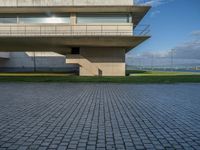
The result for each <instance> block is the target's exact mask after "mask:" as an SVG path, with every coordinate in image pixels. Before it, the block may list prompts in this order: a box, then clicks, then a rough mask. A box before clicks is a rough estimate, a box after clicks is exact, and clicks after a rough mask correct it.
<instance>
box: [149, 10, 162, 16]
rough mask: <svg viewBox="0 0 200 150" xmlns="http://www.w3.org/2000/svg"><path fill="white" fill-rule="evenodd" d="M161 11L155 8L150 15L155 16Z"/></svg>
mask: <svg viewBox="0 0 200 150" xmlns="http://www.w3.org/2000/svg"><path fill="white" fill-rule="evenodd" d="M159 13H160V10H155V11H153V12H151V14H150V16H151V17H155V16H156V15H157V14H159Z"/></svg>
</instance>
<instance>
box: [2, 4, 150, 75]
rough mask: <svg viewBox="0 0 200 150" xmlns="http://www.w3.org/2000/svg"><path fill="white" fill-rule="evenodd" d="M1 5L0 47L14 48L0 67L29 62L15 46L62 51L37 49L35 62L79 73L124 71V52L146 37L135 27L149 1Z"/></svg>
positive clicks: (120, 72)
mask: <svg viewBox="0 0 200 150" xmlns="http://www.w3.org/2000/svg"><path fill="white" fill-rule="evenodd" d="M0 7H1V8H2V9H1V10H0V51H2V52H3V50H5V51H12V52H11V54H10V56H11V57H10V59H9V60H7V61H6V63H5V62H4V63H2V64H0V67H6V66H7V67H11V68H12V66H13V67H22V68H23V66H26V67H28V68H29V67H31V66H33V58H32V56H29V55H30V54H31V53H13V51H24V52H25V51H54V52H57V53H60V54H63V56H56V57H54V59H53V57H51V56H48V57H45V59H44V58H43V59H41V58H42V57H41V56H40V55H41V54H39V53H37V54H36V55H37V57H36V59H37V60H38V62H37V67H45V66H54V67H58V68H59V67H66V64H65V63H67V64H69V66H71V65H79V74H80V75H81V76H125V53H126V52H127V51H129V50H130V49H131V48H134V47H136V46H137V45H138V44H140V43H141V42H143V41H144V40H146V39H148V38H149V36H146V35H141V34H143V33H146V31H145V32H144V31H141V34H139V35H136V34H135V32H134V30H135V27H136V26H137V24H138V23H139V21H140V20H141V19H142V17H143V16H144V15H145V14H146V13H147V12H148V10H149V8H150V7H146V6H145V7H141V6H135V4H134V0H0ZM145 29H146V28H145ZM18 54H19V55H23V56H26V57H23V58H22V59H21V60H20V59H18ZM27 54H28V55H27ZM4 55H5V54H4ZM34 55H35V54H34ZM2 56H3V55H2ZM65 56H66V58H67V59H66V58H65ZM0 57H1V54H0ZM59 59H60V60H59ZM65 59H66V61H65ZM16 60H17V61H16ZM39 60H41V61H42V60H45V63H44V62H43V63H41V61H39ZM63 60H64V61H63ZM34 61H35V60H34ZM44 64H45V66H44ZM34 65H35V62H34Z"/></svg>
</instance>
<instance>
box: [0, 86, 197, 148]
mask: <svg viewBox="0 0 200 150" xmlns="http://www.w3.org/2000/svg"><path fill="white" fill-rule="evenodd" d="M4 149H14V150H15V149H19V150H26V149H30V150H35V149H38V150H45V149H48V150H50V149H58V150H64V149H78V150H79V149H80V150H85V149H87V150H95V149H97V150H104V149H108V150H110V149H119V150H123V149H127V150H134V149H197V150H200V84H170V85H153V84H152V85H133V84H83V83H82V84H78V83H77V84H72V83H23V84H21V83H0V150H4Z"/></svg>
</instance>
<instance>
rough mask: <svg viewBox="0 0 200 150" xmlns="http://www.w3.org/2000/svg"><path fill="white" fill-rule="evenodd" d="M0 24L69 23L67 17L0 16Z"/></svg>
mask: <svg viewBox="0 0 200 150" xmlns="http://www.w3.org/2000/svg"><path fill="white" fill-rule="evenodd" d="M0 23H8V24H10V23H15V24H16V23H18V24H43V23H53V24H55V23H70V17H69V16H68V15H49V16H48V15H43V14H39V15H36V14H28V15H4V16H0Z"/></svg>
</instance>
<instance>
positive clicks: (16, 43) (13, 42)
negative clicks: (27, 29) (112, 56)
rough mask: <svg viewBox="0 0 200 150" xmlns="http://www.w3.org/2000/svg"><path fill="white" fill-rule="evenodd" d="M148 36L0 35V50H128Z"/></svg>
mask: <svg viewBox="0 0 200 150" xmlns="http://www.w3.org/2000/svg"><path fill="white" fill-rule="evenodd" d="M148 38H150V36H120V37H116V36H77V37H71V36H69V37H67V36H65V37H0V51H2V52H8V51H10V52H12V51H58V52H59V51H62V52H63V51H66V53H67V52H68V51H69V48H70V47H121V48H124V49H125V50H126V52H128V51H129V50H131V49H132V48H135V47H136V46H137V45H139V44H140V43H142V42H143V41H145V40H147V39H148Z"/></svg>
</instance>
